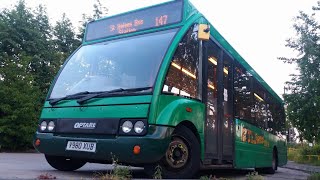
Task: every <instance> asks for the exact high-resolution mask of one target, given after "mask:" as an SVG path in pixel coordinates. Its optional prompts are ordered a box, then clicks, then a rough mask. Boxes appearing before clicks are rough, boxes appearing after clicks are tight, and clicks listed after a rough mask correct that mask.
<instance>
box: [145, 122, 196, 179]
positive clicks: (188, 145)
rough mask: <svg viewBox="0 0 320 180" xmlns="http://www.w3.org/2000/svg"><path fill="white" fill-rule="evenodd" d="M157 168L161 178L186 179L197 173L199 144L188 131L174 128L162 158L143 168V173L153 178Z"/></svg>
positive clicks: (182, 128)
mask: <svg viewBox="0 0 320 180" xmlns="http://www.w3.org/2000/svg"><path fill="white" fill-rule="evenodd" d="M158 167H160V168H161V176H162V178H174V179H188V178H192V177H193V176H194V175H195V174H196V173H197V172H198V171H199V168H200V144H199V141H198V139H197V137H196V136H195V135H194V134H193V132H192V131H191V130H190V129H188V128H187V127H185V126H180V127H178V128H176V130H175V131H174V132H173V135H172V139H171V142H170V144H169V146H168V149H167V151H166V154H165V155H164V157H163V158H162V159H161V160H160V161H159V162H158V163H154V164H151V165H147V166H145V172H146V173H147V174H148V176H150V177H153V176H154V173H155V170H156V169H158Z"/></svg>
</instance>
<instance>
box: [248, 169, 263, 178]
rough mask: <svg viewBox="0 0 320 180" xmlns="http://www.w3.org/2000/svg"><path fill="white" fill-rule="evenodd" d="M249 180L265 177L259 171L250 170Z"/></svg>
mask: <svg viewBox="0 0 320 180" xmlns="http://www.w3.org/2000/svg"><path fill="white" fill-rule="evenodd" d="M246 176H247V179H248V180H264V177H263V176H261V175H259V174H258V172H255V171H254V172H251V173H250V172H249V173H248V174H247V175H246Z"/></svg>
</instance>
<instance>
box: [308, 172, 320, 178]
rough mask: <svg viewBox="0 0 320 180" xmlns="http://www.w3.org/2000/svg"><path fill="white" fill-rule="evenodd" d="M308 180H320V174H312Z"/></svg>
mask: <svg viewBox="0 0 320 180" xmlns="http://www.w3.org/2000/svg"><path fill="white" fill-rule="evenodd" d="M308 180H320V173H314V174H311V175H310V176H309V177H308Z"/></svg>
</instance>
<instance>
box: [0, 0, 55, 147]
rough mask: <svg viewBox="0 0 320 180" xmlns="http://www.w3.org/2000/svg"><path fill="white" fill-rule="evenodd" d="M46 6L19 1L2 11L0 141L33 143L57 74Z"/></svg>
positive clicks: (6, 144)
mask: <svg viewBox="0 0 320 180" xmlns="http://www.w3.org/2000/svg"><path fill="white" fill-rule="evenodd" d="M48 19H49V18H48V17H47V15H46V12H45V8H43V7H42V6H39V7H38V8H37V9H36V10H35V11H32V10H31V9H29V8H27V7H26V6H25V2H24V1H22V0H21V1H19V2H18V3H17V5H16V6H15V7H14V8H13V9H11V10H8V9H5V10H3V11H1V12H0V27H1V31H0V87H1V88H0V99H1V101H0V134H1V135H0V145H1V148H4V149H11V150H19V149H26V148H30V147H32V144H31V142H32V141H31V140H32V136H33V133H34V132H35V130H36V124H37V121H38V117H39V114H40V109H41V104H42V103H43V100H44V97H45V94H46V92H47V89H48V87H49V84H50V81H51V80H52V77H53V71H52V68H51V67H50V64H51V62H53V61H54V60H55V59H54V56H53V55H54V54H53V52H51V49H52V47H53V46H52V45H53V44H52V41H51V39H50V38H51V32H50V31H51V30H50V29H51V26H50V24H49V22H48Z"/></svg>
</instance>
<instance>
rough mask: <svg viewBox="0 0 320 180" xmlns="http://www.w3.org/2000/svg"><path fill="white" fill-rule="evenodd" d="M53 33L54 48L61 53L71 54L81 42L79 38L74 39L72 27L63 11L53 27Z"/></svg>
mask: <svg viewBox="0 0 320 180" xmlns="http://www.w3.org/2000/svg"><path fill="white" fill-rule="evenodd" d="M53 34H54V36H55V37H56V39H54V44H55V49H56V50H57V51H58V52H61V53H62V54H65V55H69V54H71V53H72V52H73V51H74V50H75V49H76V48H77V47H78V46H79V45H80V44H81V42H80V41H79V40H77V39H75V32H74V28H73V26H72V23H71V21H70V19H68V18H67V17H66V14H65V13H64V14H63V15H62V18H61V20H60V21H58V22H57V24H56V26H55V27H54V31H53ZM65 58H66V57H65ZM65 58H64V59H65Z"/></svg>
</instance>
